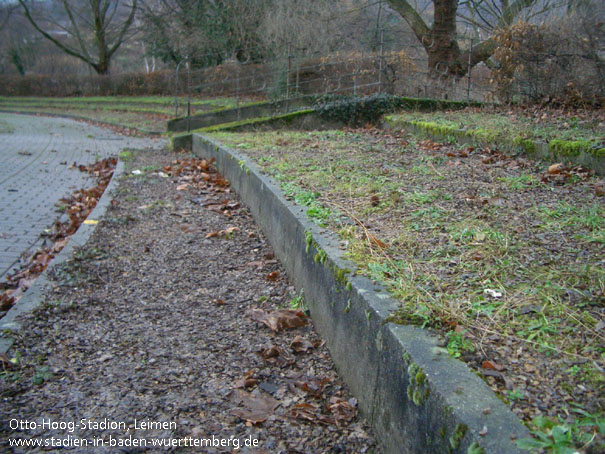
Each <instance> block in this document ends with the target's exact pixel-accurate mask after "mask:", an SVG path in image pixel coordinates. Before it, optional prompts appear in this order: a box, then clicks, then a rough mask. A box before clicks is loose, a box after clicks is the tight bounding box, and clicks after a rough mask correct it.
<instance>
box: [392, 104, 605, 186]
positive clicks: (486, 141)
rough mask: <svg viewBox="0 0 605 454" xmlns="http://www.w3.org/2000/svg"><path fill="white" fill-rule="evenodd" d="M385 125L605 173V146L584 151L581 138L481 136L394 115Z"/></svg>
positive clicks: (471, 130)
mask: <svg viewBox="0 0 605 454" xmlns="http://www.w3.org/2000/svg"><path fill="white" fill-rule="evenodd" d="M384 126H385V127H386V128H387V129H404V130H406V131H408V132H410V133H412V134H419V135H422V136H424V137H428V138H430V139H433V140H441V141H449V140H455V141H457V142H459V143H464V144H469V145H478V146H485V145H489V146H494V147H498V148H499V149H501V150H503V151H509V152H513V153H517V152H521V153H523V154H525V155H526V156H528V157H530V158H534V159H549V160H551V161H553V160H554V161H569V162H572V163H574V164H579V165H583V166H585V167H588V168H590V169H593V170H594V171H595V172H596V173H597V174H598V175H605V149H603V148H601V149H595V150H590V151H593V153H590V152H587V151H582V150H581V149H580V148H581V147H579V146H578V144H579V142H573V141H563V140H552V141H551V142H549V143H546V142H540V141H538V140H531V139H521V138H517V139H514V138H497V139H493V140H492V139H490V138H486V137H482V135H481V131H476V130H473V129H468V130H465V129H456V128H452V127H448V126H439V125H434V124H432V123H429V122H422V121H407V120H402V119H397V118H396V117H394V116H388V115H387V116H386V117H385V121H384Z"/></svg>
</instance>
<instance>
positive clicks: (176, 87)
mask: <svg viewBox="0 0 605 454" xmlns="http://www.w3.org/2000/svg"><path fill="white" fill-rule="evenodd" d="M183 61H184V60H181V61H180V62H179V63H178V64H177V65H176V69H175V71H174V116H175V118H176V117H178V116H179V68H180V66H181V63H183Z"/></svg>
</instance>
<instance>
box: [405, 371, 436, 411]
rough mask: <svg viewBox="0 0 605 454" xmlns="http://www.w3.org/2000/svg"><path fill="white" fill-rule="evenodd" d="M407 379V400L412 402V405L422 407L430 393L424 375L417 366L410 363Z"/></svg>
mask: <svg viewBox="0 0 605 454" xmlns="http://www.w3.org/2000/svg"><path fill="white" fill-rule="evenodd" d="M408 377H409V384H408V389H407V393H408V399H410V400H411V401H412V402H414V405H417V406H418V407H420V406H422V405H424V402H425V401H426V399H427V397H428V396H429V394H430V393H431V391H430V389H429V386H428V382H427V380H426V374H425V373H424V371H423V370H422V368H420V366H418V364H416V363H414V362H410V364H409V366H408Z"/></svg>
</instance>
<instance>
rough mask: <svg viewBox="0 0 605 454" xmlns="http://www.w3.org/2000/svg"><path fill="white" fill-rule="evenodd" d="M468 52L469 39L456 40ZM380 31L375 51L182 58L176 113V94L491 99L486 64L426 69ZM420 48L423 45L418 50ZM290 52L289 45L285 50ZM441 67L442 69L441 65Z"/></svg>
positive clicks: (416, 52)
mask: <svg viewBox="0 0 605 454" xmlns="http://www.w3.org/2000/svg"><path fill="white" fill-rule="evenodd" d="M458 42H459V43H461V45H462V46H464V48H467V49H470V50H471V51H472V48H473V45H474V44H476V43H475V42H474V40H472V39H470V38H469V39H467V42H463V41H462V40H461V39H459V40H458ZM386 47H387V46H386V45H385V42H384V35H383V34H381V41H380V44H379V46H378V50H375V51H371V52H368V51H366V52H363V51H357V50H350V51H341V52H334V53H331V54H329V55H319V56H314V55H300V54H297V53H295V52H288V53H287V54H286V55H284V56H282V57H279V58H274V59H266V60H262V61H248V62H238V61H235V60H234V61H227V62H226V63H223V64H221V65H219V66H216V67H212V68H203V69H193V68H192V67H191V65H190V64H189V62H188V61H187V60H183V61H182V62H181V63H180V64H179V67H177V69H176V70H175V72H174V96H175V105H176V106H177V109H176V111H175V114H179V113H180V114H181V115H183V114H186V111H185V110H184V109H185V108H186V107H185V106H181V107H180V108H179V107H178V99H179V97H181V96H183V95H185V96H187V97H189V98H198V97H230V98H235V102H236V104H237V105H238V106H239V105H240V104H241V103H242V102H247V101H250V100H288V99H295V98H299V97H301V96H314V97H321V96H324V97H326V96H338V95H345V96H347V95H348V96H367V95H372V94H377V93H389V94H395V95H402V96H411V97H423V98H436V99H447V100H457V101H487V100H492V99H493V86H492V85H491V84H490V72H489V70H488V69H487V67H485V66H483V65H480V66H479V67H476V66H474V65H473V64H472V62H471V60H470V58H469V59H468V62H467V63H466V68H465V70H464V71H463V75H462V76H459V75H458V76H452V75H451V74H449V73H448V70H447V68H448V67H449V63H448V62H443V64H442V65H439V64H437V65H435V66H434V67H433V68H432V70H429V67H428V59H427V56H426V52H424V48H423V47H422V46H421V45H420V44H419V45H417V46H413V47H407V48H406V49H405V50H387V49H386ZM421 48H422V49H421ZM289 50H290V49H289ZM440 67H442V68H443V69H440Z"/></svg>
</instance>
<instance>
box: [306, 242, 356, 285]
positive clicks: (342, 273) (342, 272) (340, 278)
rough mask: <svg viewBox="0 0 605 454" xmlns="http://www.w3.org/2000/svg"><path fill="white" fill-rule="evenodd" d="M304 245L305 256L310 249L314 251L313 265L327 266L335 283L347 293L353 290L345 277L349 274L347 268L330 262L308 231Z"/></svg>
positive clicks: (349, 271)
mask: <svg viewBox="0 0 605 454" xmlns="http://www.w3.org/2000/svg"><path fill="white" fill-rule="evenodd" d="M305 244H306V248H305V252H306V253H307V254H310V253H311V247H313V248H314V249H315V251H316V252H315V254H313V261H314V262H315V263H321V264H322V265H323V264H327V266H328V268H330V271H332V275H333V276H334V280H336V282H338V283H339V284H340V285H341V286H343V287H344V288H345V289H347V290H349V291H351V290H352V289H353V285H352V284H351V282H350V281H349V279H348V278H347V275H349V274H351V270H350V269H348V268H340V267H339V266H338V265H336V264H335V263H334V262H333V261H332V260H328V254H327V253H326V251H324V250H323V249H322V247H321V246H320V245H319V244H317V241H315V239H313V234H312V233H311V232H309V231H306V232H305Z"/></svg>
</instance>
